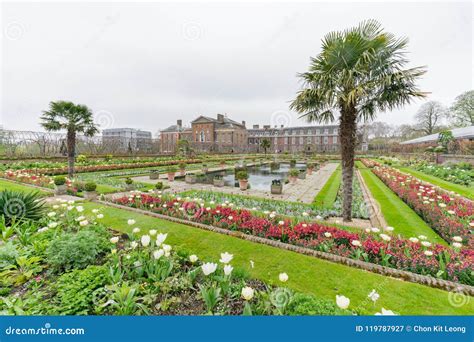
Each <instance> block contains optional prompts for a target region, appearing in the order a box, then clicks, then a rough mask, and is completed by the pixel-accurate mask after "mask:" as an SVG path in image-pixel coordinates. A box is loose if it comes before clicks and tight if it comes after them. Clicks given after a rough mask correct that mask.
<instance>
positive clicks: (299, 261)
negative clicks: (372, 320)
mask: <svg viewBox="0 0 474 342" xmlns="http://www.w3.org/2000/svg"><path fill="white" fill-rule="evenodd" d="M84 206H85V208H86V210H85V212H86V213H87V212H89V211H90V210H91V209H93V208H101V207H102V208H103V210H102V212H103V213H104V215H105V217H104V219H103V222H104V223H105V224H107V225H108V226H110V227H111V228H113V229H116V230H119V231H122V232H129V231H131V229H132V228H134V227H140V228H141V229H142V233H144V232H146V231H147V230H149V229H157V230H158V231H159V232H166V233H168V234H169V235H168V240H167V241H168V242H169V243H170V244H171V245H173V247H174V248H175V249H182V250H186V251H188V252H189V253H194V254H196V255H198V256H199V258H200V259H202V260H209V261H214V262H217V261H218V260H219V254H220V253H221V252H225V251H227V252H229V253H232V254H234V260H233V261H232V264H233V265H234V266H237V267H239V268H242V269H245V270H247V271H248V272H249V274H250V275H251V276H252V277H255V278H259V279H262V280H264V281H267V282H273V283H275V282H276V281H277V278H278V274H279V273H280V272H286V273H288V275H289V277H290V280H289V281H288V283H287V284H288V287H290V288H293V289H295V290H299V291H301V292H306V293H312V294H315V295H317V296H319V297H322V298H326V299H329V300H335V296H336V294H344V295H345V296H347V297H349V298H350V299H351V306H350V307H351V308H353V309H355V308H357V309H358V310H360V312H363V313H366V314H374V313H375V312H377V311H380V309H381V307H384V308H386V309H392V310H394V311H396V312H399V313H401V314H412V315H428V314H437V315H441V314H444V315H455V314H457V315H461V314H469V313H472V312H473V311H474V300H470V301H469V302H468V303H467V304H466V305H464V306H462V307H460V308H456V307H453V306H452V305H450V304H449V301H448V293H447V292H445V291H441V290H438V289H434V288H430V287H426V286H422V285H418V284H413V283H409V282H404V281H401V280H397V279H393V278H389V277H384V276H381V275H377V274H373V273H370V272H367V271H363V270H359V269H356V268H352V267H349V266H344V265H340V264H335V263H331V262H328V261H324V260H320V259H317V258H314V257H310V256H305V255H302V254H298V253H295V252H290V251H285V250H281V249H278V248H274V247H270V246H266V245H262V244H256V243H253V242H250V241H245V240H241V239H238V238H235V237H230V236H226V235H223V234H218V233H213V232H209V231H205V230H201V229H198V228H194V227H190V226H186V225H183V224H177V223H173V222H169V221H166V220H161V219H157V218H153V217H150V216H146V215H141V214H136V213H133V212H130V211H126V210H122V209H117V208H111V207H106V206H102V205H100V204H96V203H85V204H84ZM130 218H133V219H135V220H136V224H135V225H133V226H129V225H127V220H128V219H130ZM250 260H252V261H254V263H255V264H254V265H255V266H254V268H251V266H250ZM372 289H376V290H377V291H378V292H379V293H380V299H379V301H378V302H377V304H376V305H375V306H374V305H373V304H372V302H370V301H369V300H366V299H367V295H368V294H369V292H370V291H371V290H372ZM470 299H472V298H470ZM369 302H370V303H369Z"/></svg>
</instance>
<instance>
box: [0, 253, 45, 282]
mask: <svg viewBox="0 0 474 342" xmlns="http://www.w3.org/2000/svg"><path fill="white" fill-rule="evenodd" d="M40 263H41V258H40V257H37V256H32V257H27V256H19V257H17V258H16V259H15V263H14V264H11V265H9V266H7V267H5V268H4V269H3V271H1V272H0V279H2V282H3V283H4V284H7V285H8V284H13V285H20V284H23V283H24V282H26V281H28V280H29V279H31V278H32V277H33V276H34V275H36V274H38V273H39V272H41V271H42V270H43V266H41V264H40Z"/></svg>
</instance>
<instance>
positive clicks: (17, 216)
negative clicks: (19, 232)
mask: <svg viewBox="0 0 474 342" xmlns="http://www.w3.org/2000/svg"><path fill="white" fill-rule="evenodd" d="M0 212H1V215H2V222H1V223H0V230H2V231H3V230H4V229H6V227H7V226H10V225H11V224H12V222H14V221H15V220H17V221H19V220H34V221H37V220H39V219H40V218H41V217H42V216H43V213H44V202H43V201H41V194H40V193H39V192H20V191H10V190H4V191H0Z"/></svg>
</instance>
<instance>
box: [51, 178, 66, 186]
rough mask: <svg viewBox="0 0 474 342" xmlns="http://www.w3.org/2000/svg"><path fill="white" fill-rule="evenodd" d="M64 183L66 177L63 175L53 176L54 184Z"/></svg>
mask: <svg viewBox="0 0 474 342" xmlns="http://www.w3.org/2000/svg"><path fill="white" fill-rule="evenodd" d="M64 184H66V177H64V176H56V177H54V185H58V186H59V185H64Z"/></svg>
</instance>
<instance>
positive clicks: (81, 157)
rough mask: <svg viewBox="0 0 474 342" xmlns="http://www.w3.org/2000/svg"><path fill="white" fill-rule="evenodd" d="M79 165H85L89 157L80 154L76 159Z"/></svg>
mask: <svg viewBox="0 0 474 342" xmlns="http://www.w3.org/2000/svg"><path fill="white" fill-rule="evenodd" d="M76 160H77V162H78V163H85V162H86V161H87V156H85V155H83V154H80V155H78V156H77V157H76Z"/></svg>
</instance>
